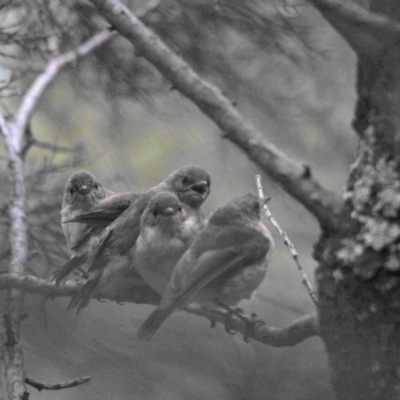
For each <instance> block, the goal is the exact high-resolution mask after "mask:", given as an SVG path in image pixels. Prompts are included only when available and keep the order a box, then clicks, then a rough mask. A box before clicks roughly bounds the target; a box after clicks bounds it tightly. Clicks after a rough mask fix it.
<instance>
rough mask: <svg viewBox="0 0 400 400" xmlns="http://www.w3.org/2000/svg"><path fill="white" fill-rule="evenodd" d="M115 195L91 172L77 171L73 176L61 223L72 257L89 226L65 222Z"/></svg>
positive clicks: (70, 179)
mask: <svg viewBox="0 0 400 400" xmlns="http://www.w3.org/2000/svg"><path fill="white" fill-rule="evenodd" d="M113 194H115V192H113V191H111V190H108V189H106V188H104V187H103V186H102V185H101V183H100V182H99V180H98V179H97V178H96V177H95V176H94V175H93V174H92V173H90V172H89V171H77V172H75V173H74V174H72V175H71V177H70V178H69V180H68V182H67V185H66V187H65V191H64V197H63V201H62V206H61V223H62V229H63V232H64V236H65V238H66V240H67V245H68V248H69V250H70V251H71V254H72V255H74V254H75V250H74V248H75V246H76V244H77V243H79V242H80V240H81V239H82V237H84V236H85V235H86V234H87V231H88V226H87V225H86V224H64V222H65V221H67V220H71V219H73V218H74V217H75V216H77V215H79V214H83V213H85V212H87V211H89V210H91V209H92V208H93V207H94V206H96V205H97V204H99V203H100V202H101V201H102V200H104V199H105V198H107V197H110V196H111V195H113Z"/></svg>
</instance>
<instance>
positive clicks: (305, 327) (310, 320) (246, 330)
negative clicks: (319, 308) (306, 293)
mask: <svg viewBox="0 0 400 400" xmlns="http://www.w3.org/2000/svg"><path fill="white" fill-rule="evenodd" d="M188 311H189V312H191V313H193V314H196V315H200V316H202V317H206V318H208V319H209V320H210V321H211V322H213V323H215V322H219V323H221V324H225V322H226V313H225V312H221V311H217V310H204V309H201V310H200V309H199V310H188ZM229 328H230V329H232V330H233V331H237V332H240V333H241V334H242V335H243V337H244V338H245V339H246V340H247V339H253V340H255V341H256V342H261V343H264V344H267V345H269V346H272V347H288V346H295V345H296V344H299V343H301V342H303V341H304V340H306V339H308V338H310V337H313V336H319V323H318V318H317V315H316V314H315V313H313V314H308V315H305V316H303V317H301V318H299V319H297V320H296V321H294V322H293V323H291V324H290V325H288V326H286V327H284V328H276V327H271V326H268V325H267V324H266V323H265V322H263V321H261V320H259V319H254V318H252V317H246V318H243V317H242V318H239V317H236V316H229Z"/></svg>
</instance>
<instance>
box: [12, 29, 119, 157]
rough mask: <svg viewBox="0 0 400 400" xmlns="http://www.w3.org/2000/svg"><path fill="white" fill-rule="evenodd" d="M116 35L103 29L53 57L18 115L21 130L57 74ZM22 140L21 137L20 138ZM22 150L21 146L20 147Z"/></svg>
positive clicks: (30, 91)
mask: <svg viewBox="0 0 400 400" xmlns="http://www.w3.org/2000/svg"><path fill="white" fill-rule="evenodd" d="M114 36H115V32H110V31H103V32H100V33H97V34H96V35H94V36H93V37H91V38H90V39H88V40H87V41H86V42H84V43H82V44H81V45H80V46H79V47H77V48H76V49H74V50H71V51H69V52H67V53H65V54H61V55H60V56H58V57H56V58H54V59H52V60H51V61H50V62H49V63H48V65H47V67H46V69H45V70H44V71H43V72H42V73H41V74H40V75H39V76H38V78H37V79H36V80H35V82H34V83H33V85H32V86H31V87H30V89H29V90H28V92H27V93H26V95H25V96H24V99H23V102H22V104H21V106H20V108H19V111H18V114H17V115H16V118H15V119H16V124H17V126H18V127H19V129H20V132H22V134H23V132H25V130H26V128H27V126H28V123H29V121H30V119H31V117H32V114H33V112H34V110H35V107H36V105H37V103H38V101H39V99H40V97H41V96H42V94H43V92H44V91H45V90H46V89H47V88H48V87H49V85H50V83H51V82H52V81H53V80H54V78H55V77H56V76H57V74H58V73H59V72H60V70H61V69H62V68H64V67H65V66H66V65H68V64H70V63H72V62H74V61H76V60H77V59H78V58H82V57H84V56H86V55H87V54H88V53H90V52H91V51H93V50H94V49H96V48H97V47H100V46H101V45H103V44H104V43H105V42H107V41H108V40H110V39H111V38H112V37H114ZM19 140H20V141H21V139H19ZM19 150H21V148H19Z"/></svg>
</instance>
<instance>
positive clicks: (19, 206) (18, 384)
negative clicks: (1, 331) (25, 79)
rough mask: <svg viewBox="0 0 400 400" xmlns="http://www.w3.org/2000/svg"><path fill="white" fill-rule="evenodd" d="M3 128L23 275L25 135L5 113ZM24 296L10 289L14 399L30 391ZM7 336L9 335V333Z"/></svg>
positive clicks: (16, 252) (17, 268)
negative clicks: (24, 344) (22, 144)
mask: <svg viewBox="0 0 400 400" xmlns="http://www.w3.org/2000/svg"><path fill="white" fill-rule="evenodd" d="M0 128H1V135H2V136H3V139H4V143H5V146H6V149H7V153H8V158H9V168H10V172H11V180H12V188H13V190H12V195H11V201H10V206H9V214H10V221H11V226H10V248H11V261H10V265H9V267H8V272H9V273H12V274H16V275H23V274H24V273H25V265H26V262H27V259H28V244H27V222H26V212H25V183H24V173H23V160H22V158H21V156H20V154H19V152H18V149H20V142H19V138H22V137H23V135H22V134H21V132H19V130H18V127H17V125H15V123H7V121H6V120H5V118H4V117H3V116H2V115H1V116H0ZM23 299H24V294H23V292H20V291H19V290H16V289H11V290H10V291H9V293H8V299H7V304H6V313H7V318H9V321H10V324H9V329H11V332H12V335H13V337H14V339H15V340H14V341H13V342H12V343H10V342H6V343H5V344H4V349H3V359H4V365H5V369H6V379H7V390H8V398H9V399H10V400H14V399H15V400H17V399H18V400H19V399H21V398H23V396H26V393H27V392H26V386H25V369H24V364H23V355H22V347H21V344H20V326H21V314H22V307H23ZM7 336H8V337H9V335H7Z"/></svg>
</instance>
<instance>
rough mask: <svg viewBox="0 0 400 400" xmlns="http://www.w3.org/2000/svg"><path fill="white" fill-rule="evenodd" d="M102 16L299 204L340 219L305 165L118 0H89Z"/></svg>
mask: <svg viewBox="0 0 400 400" xmlns="http://www.w3.org/2000/svg"><path fill="white" fill-rule="evenodd" d="M90 1H91V2H92V3H93V4H94V5H95V6H96V7H97V8H98V9H99V11H100V13H101V14H102V15H103V17H104V18H106V19H107V21H108V22H109V23H110V24H111V25H112V26H113V27H114V28H115V29H116V30H117V31H118V32H120V33H121V34H122V35H123V36H125V37H126V38H127V39H128V40H129V41H130V42H131V43H132V44H134V46H135V47H136V50H137V51H138V52H139V54H140V55H142V56H143V57H145V58H146V59H147V60H148V61H150V62H151V63H152V64H153V65H155V67H156V68H158V70H159V71H160V72H161V73H162V74H163V75H164V76H165V77H166V78H167V79H169V80H170V82H171V83H172V84H173V87H174V88H176V89H178V90H179V91H180V92H181V93H183V94H184V95H185V96H186V97H188V98H189V99H191V100H192V101H193V102H194V103H195V104H196V105H197V106H198V107H199V108H200V110H202V111H203V112H204V113H205V114H206V115H208V116H209V117H210V118H211V119H212V120H213V121H214V122H215V123H216V124H217V125H218V126H219V127H220V128H221V130H222V131H223V137H225V138H227V139H229V140H230V141H231V142H232V143H234V144H235V145H237V146H238V147H239V148H240V149H242V150H243V151H244V152H245V153H246V154H247V156H248V157H250V159H251V160H252V161H253V162H255V163H256V164H257V165H258V166H260V167H261V168H262V169H263V170H264V171H265V172H266V173H267V174H268V175H269V176H271V177H272V178H273V179H274V180H275V181H276V182H278V183H279V184H280V185H281V186H282V187H283V188H284V189H285V190H286V191H287V192H288V193H289V194H291V195H292V196H293V197H294V198H296V199H297V200H298V201H299V202H300V203H301V204H303V205H304V206H305V207H306V208H307V209H308V210H309V211H310V212H311V213H312V214H313V215H314V216H315V217H316V218H317V220H318V221H319V222H320V224H321V225H322V226H323V227H326V228H331V229H334V228H336V227H338V225H340V224H341V223H342V221H343V214H344V213H345V205H344V203H343V201H342V200H341V199H340V198H339V197H338V196H336V195H334V194H333V193H331V192H329V191H327V190H326V189H324V188H322V187H321V186H320V184H319V183H318V182H317V181H316V180H315V179H313V178H312V177H311V173H310V168H309V167H307V166H305V165H303V164H300V163H297V162H295V161H294V160H292V159H290V158H289V157H288V156H286V155H285V154H283V153H282V152H280V151H279V150H278V149H276V148H275V147H274V146H273V145H272V144H270V143H269V142H268V141H267V140H266V139H265V138H264V137H263V135H262V134H261V133H260V132H258V131H257V130H256V129H255V128H254V127H253V126H252V125H251V124H250V123H249V122H247V121H245V119H244V118H243V117H242V115H241V114H240V113H239V112H238V111H237V109H236V108H235V107H234V106H233V105H232V104H231V102H230V101H229V100H228V99H227V98H226V97H224V96H223V94H222V93H221V91H220V90H219V89H218V88H217V87H215V86H213V85H211V84H210V83H209V82H207V81H205V80H204V79H202V78H200V76H199V75H197V74H196V73H195V72H194V71H193V69H192V68H191V67H190V66H189V65H188V64H187V63H186V62H185V61H184V60H183V59H181V58H180V57H178V56H177V55H176V54H175V53H173V52H172V51H171V50H170V49H169V48H168V47H167V46H166V45H165V44H164V43H163V42H162V41H161V39H160V38H159V37H158V36H157V35H156V34H154V33H153V32H152V31H150V30H149V29H148V28H147V27H146V26H145V25H144V24H143V23H142V22H141V21H140V20H139V19H138V18H137V17H136V16H135V15H134V14H133V13H132V12H131V11H130V10H129V9H127V8H126V7H125V6H124V5H123V4H122V3H120V2H119V1H118V0H90Z"/></svg>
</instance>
